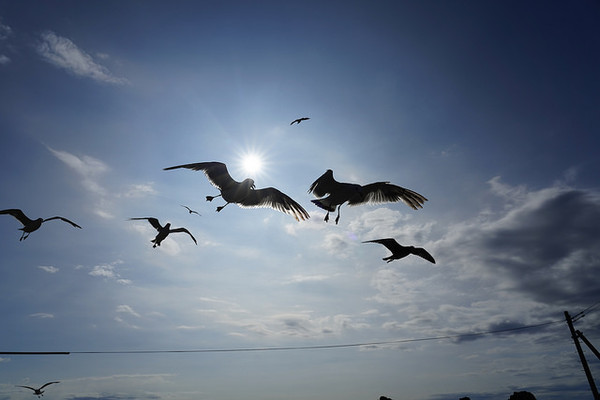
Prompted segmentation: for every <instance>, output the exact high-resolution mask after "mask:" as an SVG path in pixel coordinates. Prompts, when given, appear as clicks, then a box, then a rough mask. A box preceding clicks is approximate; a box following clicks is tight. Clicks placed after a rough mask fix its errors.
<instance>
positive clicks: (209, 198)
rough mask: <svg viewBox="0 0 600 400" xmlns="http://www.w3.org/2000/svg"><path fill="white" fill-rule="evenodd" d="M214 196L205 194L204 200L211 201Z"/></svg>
mask: <svg viewBox="0 0 600 400" xmlns="http://www.w3.org/2000/svg"><path fill="white" fill-rule="evenodd" d="M214 198H215V196H206V201H213V199H214Z"/></svg>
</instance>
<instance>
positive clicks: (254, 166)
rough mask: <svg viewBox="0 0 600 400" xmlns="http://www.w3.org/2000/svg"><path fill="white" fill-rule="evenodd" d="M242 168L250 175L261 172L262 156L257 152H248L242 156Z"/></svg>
mask: <svg viewBox="0 0 600 400" xmlns="http://www.w3.org/2000/svg"><path fill="white" fill-rule="evenodd" d="M242 168H243V170H244V172H246V173H247V174H249V175H257V174H260V172H261V171H262V168H263V161H262V158H261V157H260V156H259V155H257V154H246V155H244V156H243V157H242Z"/></svg>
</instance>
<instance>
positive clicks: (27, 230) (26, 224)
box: [0, 208, 81, 241]
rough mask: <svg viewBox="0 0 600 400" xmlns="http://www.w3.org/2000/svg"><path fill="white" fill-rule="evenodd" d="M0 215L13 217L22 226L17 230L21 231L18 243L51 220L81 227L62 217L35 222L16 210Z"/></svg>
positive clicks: (6, 211) (36, 220)
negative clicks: (58, 220) (59, 220)
mask: <svg viewBox="0 0 600 400" xmlns="http://www.w3.org/2000/svg"><path fill="white" fill-rule="evenodd" d="M0 214H10V215H12V216H13V217H15V218H16V219H18V220H19V222H21V223H22V224H23V227H22V228H19V229H20V230H22V231H23V234H22V235H21V238H20V239H19V241H21V240H25V239H27V238H28V237H29V234H31V232H33V231H37V230H38V229H39V228H40V226H42V223H44V222H46V221H50V220H53V219H61V220H63V221H65V222H68V223H69V224H71V225H73V226H74V227H75V228H79V229H81V227H80V226H79V225H77V224H76V223H75V222H73V221H69V220H68V219H66V218H63V217H52V218H46V219H43V218H38V219H35V220H33V219H29V218H28V217H27V216H26V215H25V214H24V213H23V211H21V210H19V209H16V208H11V209H8V210H1V211H0Z"/></svg>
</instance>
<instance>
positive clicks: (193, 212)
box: [181, 204, 202, 215]
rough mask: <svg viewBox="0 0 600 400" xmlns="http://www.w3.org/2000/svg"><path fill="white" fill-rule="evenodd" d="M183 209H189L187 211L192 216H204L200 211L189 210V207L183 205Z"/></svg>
mask: <svg viewBox="0 0 600 400" xmlns="http://www.w3.org/2000/svg"><path fill="white" fill-rule="evenodd" d="M181 207H183V208H187V210H188V212H189V213H190V214H198V215H202V214H200V213H199V212H198V211H195V210H192V209H191V208H189V207H188V206H184V205H183V204H181Z"/></svg>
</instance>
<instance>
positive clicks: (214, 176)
mask: <svg viewBox="0 0 600 400" xmlns="http://www.w3.org/2000/svg"><path fill="white" fill-rule="evenodd" d="M176 168H187V169H191V170H193V171H202V172H204V174H205V175H206V177H207V178H208V181H209V182H210V183H211V184H212V185H213V186H214V187H216V188H217V189H219V191H220V192H221V194H219V195H217V196H206V201H212V200H213V199H214V198H215V197H219V196H221V197H223V200H225V201H226V203H225V205H223V206H219V207H217V211H221V210H222V209H223V208H225V206H226V205H227V204H229V203H236V204H237V205H238V206H240V207H242V208H245V207H269V208H272V209H274V210H277V211H281V212H283V213H286V214H290V215H292V216H293V217H294V218H296V221H300V220H303V221H304V220H306V219H308V218H310V216H309V215H308V213H307V212H306V210H305V209H304V208H302V206H301V205H300V204H298V203H297V202H295V201H294V200H293V199H292V198H291V197H289V196H288V195H286V194H284V193H282V192H280V191H279V190H277V189H275V188H273V187H268V188H264V189H255V186H254V180H252V179H250V178H246V179H244V180H243V181H242V182H237V181H235V180H234V179H233V178H232V177H231V175H229V172H228V171H227V166H226V165H225V164H223V163H221V162H201V163H195V164H184V165H177V166H175V167H168V168H164V169H165V170H171V169H176Z"/></svg>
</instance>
